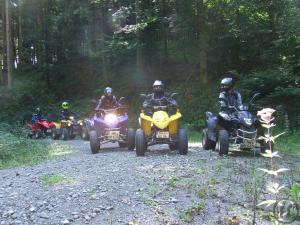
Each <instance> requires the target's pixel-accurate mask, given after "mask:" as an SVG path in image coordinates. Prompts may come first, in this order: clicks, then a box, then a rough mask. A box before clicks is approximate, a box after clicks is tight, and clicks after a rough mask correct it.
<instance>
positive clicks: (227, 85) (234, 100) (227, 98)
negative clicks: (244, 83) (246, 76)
mask: <svg viewBox="0 0 300 225" xmlns="http://www.w3.org/2000/svg"><path fill="white" fill-rule="evenodd" d="M221 90H222V92H221V93H220V94H219V104H220V111H221V112H226V113H230V112H231V111H232V108H234V107H235V108H237V109H238V108H239V107H240V106H242V104H243V103H242V96H241V94H240V93H239V92H238V91H236V90H235V89H234V81H233V79H232V78H231V77H226V78H224V79H222V80H221Z"/></svg>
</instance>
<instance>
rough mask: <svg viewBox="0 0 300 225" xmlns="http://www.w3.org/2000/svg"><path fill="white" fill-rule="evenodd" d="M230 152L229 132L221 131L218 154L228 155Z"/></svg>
mask: <svg viewBox="0 0 300 225" xmlns="http://www.w3.org/2000/svg"><path fill="white" fill-rule="evenodd" d="M228 150H229V133H228V131H227V130H220V131H219V137H218V152H219V155H220V156H222V155H228Z"/></svg>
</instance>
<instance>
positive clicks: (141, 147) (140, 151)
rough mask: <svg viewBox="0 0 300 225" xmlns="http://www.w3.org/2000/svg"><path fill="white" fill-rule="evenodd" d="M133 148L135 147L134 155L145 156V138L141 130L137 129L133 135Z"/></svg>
mask: <svg viewBox="0 0 300 225" xmlns="http://www.w3.org/2000/svg"><path fill="white" fill-rule="evenodd" d="M135 146H136V155H137V156H145V151H146V148H147V147H146V138H145V134H144V131H143V130H142V129H138V130H137V131H136V133H135Z"/></svg>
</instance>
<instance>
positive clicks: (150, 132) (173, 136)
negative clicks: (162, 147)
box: [135, 93, 188, 156]
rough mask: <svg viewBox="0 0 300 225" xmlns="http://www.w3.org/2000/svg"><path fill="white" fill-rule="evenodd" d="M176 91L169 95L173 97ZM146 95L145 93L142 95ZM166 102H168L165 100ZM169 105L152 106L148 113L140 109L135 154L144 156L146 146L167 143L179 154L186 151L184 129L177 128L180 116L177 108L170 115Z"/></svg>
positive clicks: (186, 143) (170, 108) (186, 139)
mask: <svg viewBox="0 0 300 225" xmlns="http://www.w3.org/2000/svg"><path fill="white" fill-rule="evenodd" d="M175 94H176V93H173V94H172V95H171V97H170V99H171V98H173V97H174V96H175ZM142 96H143V97H146V95H142ZM167 102H169V101H168V100H167ZM172 109H173V107H172V106H171V105H165V106H153V107H152V109H151V111H152V112H153V113H152V112H151V113H150V114H152V115H148V114H147V113H145V111H144V110H142V112H141V114H140V118H139V122H140V126H141V128H140V129H138V130H137V131H136V134H135V145H136V155H137V156H144V155H145V152H146V150H147V147H148V146H152V145H156V144H168V145H169V148H170V149H171V150H177V149H178V150H179V154H180V155H186V154H187V153H188V137H187V132H186V130H185V129H181V128H179V119H180V118H181V117H182V115H181V113H180V112H179V109H176V112H175V113H173V114H172V115H169V113H168V112H171V111H172Z"/></svg>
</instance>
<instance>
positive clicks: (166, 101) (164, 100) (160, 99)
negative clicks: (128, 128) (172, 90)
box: [143, 80, 177, 114]
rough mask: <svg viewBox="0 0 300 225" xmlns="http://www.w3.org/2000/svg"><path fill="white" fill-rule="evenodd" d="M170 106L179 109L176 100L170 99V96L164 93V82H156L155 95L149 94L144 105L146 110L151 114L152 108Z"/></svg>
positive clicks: (154, 86) (154, 85)
mask: <svg viewBox="0 0 300 225" xmlns="http://www.w3.org/2000/svg"><path fill="white" fill-rule="evenodd" d="M166 105H169V106H171V107H173V108H175V107H177V102H176V101H175V100H174V99H170V98H168V95H167V94H166V93H165V91H164V85H163V83H162V81H160V80H156V81H154V83H153V93H152V94H149V95H148V96H147V98H146V99H145V101H144V103H143V108H144V109H149V112H148V113H150V114H151V108H152V107H153V106H166Z"/></svg>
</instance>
